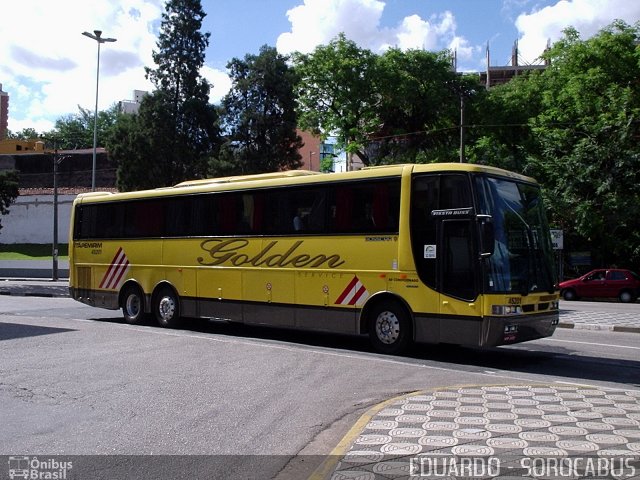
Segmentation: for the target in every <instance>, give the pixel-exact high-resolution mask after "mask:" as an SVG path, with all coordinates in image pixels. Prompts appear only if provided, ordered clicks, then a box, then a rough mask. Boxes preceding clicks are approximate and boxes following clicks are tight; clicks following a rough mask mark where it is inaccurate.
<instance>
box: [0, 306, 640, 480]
mask: <svg viewBox="0 0 640 480" xmlns="http://www.w3.org/2000/svg"><path fill="white" fill-rule="evenodd" d="M565 303H566V302H565ZM575 303H576V305H577V304H578V302H575ZM572 304H573V302H572ZM185 327H186V328H184V329H180V330H164V329H160V328H158V327H154V326H135V327H134V326H129V325H126V324H124V323H122V321H121V317H120V314H119V312H112V311H108V310H100V309H93V308H90V307H86V306H84V305H81V304H78V303H76V302H74V301H72V300H70V299H67V298H31V297H18V296H15V297H14V296H5V297H0V405H2V408H0V454H2V455H18V454H19V455H34V454H47V455H150V454H153V455H186V454H189V455H216V456H218V457H216V461H215V465H210V464H206V462H207V461H210V458H209V459H208V458H207V457H203V459H202V462H203V463H202V464H201V468H202V469H203V470H202V471H203V472H206V476H207V478H223V477H224V478H272V477H275V476H276V475H277V474H278V473H279V472H283V471H287V470H286V469H287V465H288V464H289V466H290V465H291V463H292V461H293V462H294V463H295V461H296V456H298V457H297V459H298V461H299V459H300V458H301V457H300V456H299V455H301V454H304V455H326V454H328V453H329V452H330V451H331V450H332V449H333V447H334V446H335V445H336V444H337V443H338V442H339V440H340V439H341V438H342V436H343V435H344V434H345V432H346V431H347V430H348V429H349V428H350V427H351V426H352V425H353V424H354V423H355V422H356V420H357V419H358V418H359V417H360V415H361V414H362V413H363V412H364V411H366V410H367V409H368V408H369V407H371V406H372V405H375V404H377V403H379V402H382V401H384V400H387V399H389V398H392V397H395V396H397V395H399V394H403V393H407V392H412V391H417V390H423V389H427V388H434V387H445V386H451V385H496V384H505V383H512V382H525V383H533V382H542V383H546V384H549V383H554V382H570V383H578V384H586V385H598V386H602V387H612V388H619V389H627V390H628V389H636V390H637V389H640V361H639V360H638V358H640V334H637V333H635V334H632V333H617V332H606V331H598V332H591V331H585V330H563V329H559V330H558V331H557V333H556V335H555V336H554V337H552V338H550V339H544V340H538V341H535V342H530V343H526V344H519V345H515V346H511V347H508V348H505V347H503V348H497V349H489V350H477V349H468V348H457V347H450V346H418V347H416V348H415V349H414V350H413V351H412V352H410V354H408V355H406V356H403V357H389V356H383V355H378V354H376V353H373V352H372V351H371V349H370V347H369V345H368V342H367V340H366V339H362V338H354V337H347V336H337V335H322V334H320V335H319V334H309V333H300V332H289V331H283V330H272V329H266V328H265V329H263V328H256V327H245V326H238V325H229V324H216V323H213V322H204V321H197V322H196V321H193V322H189V323H188V324H187V325H186V326H185ZM110 458H111V457H102V461H103V463H106V465H103V466H101V467H100V468H101V469H103V470H102V471H106V472H108V475H106V476H105V477H104V478H107V477H108V478H124V477H119V476H118V474H117V472H118V468H122V469H123V471H125V472H129V475H130V471H129V470H127V464H126V462H124V461H123V460H122V458H119V457H113V461H110V460H109V459H110ZM154 458H156V459H157V461H156V462H155V463H154V464H153V465H152V467H151V471H152V472H153V471H154V470H153V469H155V478H173V477H176V476H180V475H177V473H179V472H183V473H184V470H181V469H184V468H186V467H185V466H184V465H183V464H182V463H181V462H180V460H179V458H180V457H178V459H177V460H176V459H175V458H174V461H172V462H170V463H169V464H167V463H166V462H162V459H163V458H165V457H154ZM190 458H191V459H192V460H190V462H189V468H191V469H193V468H194V461H193V458H196V457H190ZM195 468H197V466H196V467H195ZM171 469H178V472H173V471H172V470H171ZM0 472H1V471H0ZM114 472H116V473H114ZM256 472H259V473H256ZM172 473H175V474H172ZM92 476H93V478H102V477H101V476H100V475H99V474H98V473H96V472H93V475H92ZM182 476H183V477H184V478H201V477H198V475H194V474H193V473H192V474H190V475H187V476H184V475H182ZM140 478H142V477H140ZM147 478H151V477H147Z"/></svg>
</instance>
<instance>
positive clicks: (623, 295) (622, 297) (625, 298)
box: [618, 290, 636, 303]
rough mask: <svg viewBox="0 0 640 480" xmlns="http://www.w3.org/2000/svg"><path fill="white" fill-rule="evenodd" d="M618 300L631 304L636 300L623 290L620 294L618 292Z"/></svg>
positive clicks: (631, 294)
mask: <svg viewBox="0 0 640 480" xmlns="http://www.w3.org/2000/svg"><path fill="white" fill-rule="evenodd" d="M618 298H619V299H620V301H621V302H622V303H631V302H635V300H636V299H635V298H634V296H633V293H631V292H630V291H629V290H623V291H622V292H620V295H618Z"/></svg>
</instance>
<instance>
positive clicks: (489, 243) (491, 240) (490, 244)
mask: <svg viewBox="0 0 640 480" xmlns="http://www.w3.org/2000/svg"><path fill="white" fill-rule="evenodd" d="M476 218H477V220H478V230H479V232H480V258H488V257H490V256H491V255H493V252H494V249H495V231H494V229H493V218H492V217H491V215H484V214H478V215H476Z"/></svg>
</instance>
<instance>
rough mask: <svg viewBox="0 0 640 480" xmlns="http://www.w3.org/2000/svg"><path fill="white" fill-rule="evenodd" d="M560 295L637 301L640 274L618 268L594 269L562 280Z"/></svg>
mask: <svg viewBox="0 0 640 480" xmlns="http://www.w3.org/2000/svg"><path fill="white" fill-rule="evenodd" d="M560 295H562V298H564V299H565V300H578V299H579V298H580V297H603V298H604V297H609V298H615V297H618V299H619V300H620V301H621V302H624V303H628V302H635V301H636V299H637V298H638V295H640V276H639V275H638V274H637V273H634V272H632V271H630V270H623V269H618V268H608V269H600V270H593V271H591V272H589V273H587V274H586V275H583V276H582V277H580V278H576V279H573V280H566V281H564V282H560Z"/></svg>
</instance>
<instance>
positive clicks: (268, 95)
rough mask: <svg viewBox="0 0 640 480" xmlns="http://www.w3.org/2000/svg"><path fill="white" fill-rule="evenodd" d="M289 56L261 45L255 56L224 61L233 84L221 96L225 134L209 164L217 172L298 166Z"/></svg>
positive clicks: (297, 146) (295, 119)
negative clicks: (217, 152)
mask: <svg viewBox="0 0 640 480" xmlns="http://www.w3.org/2000/svg"><path fill="white" fill-rule="evenodd" d="M287 61H288V58H287V57H285V56H283V55H280V54H278V52H277V51H276V49H275V48H273V47H269V46H266V45H265V46H263V47H262V48H261V49H260V53H259V54H258V55H246V56H245V57H244V60H240V59H238V58H234V59H233V60H231V62H229V64H228V65H227V69H228V70H229V73H230V77H231V80H232V83H233V86H232V88H231V91H230V92H229V93H228V94H227V95H226V97H225V98H224V99H223V101H222V106H223V114H222V119H221V120H222V122H221V123H222V125H223V128H224V130H225V132H226V134H227V139H226V143H225V144H224V147H223V152H222V155H221V156H220V158H218V159H216V162H215V163H213V164H212V166H211V167H212V169H213V170H214V171H215V173H223V172H225V169H227V168H228V167H231V168H232V171H233V172H234V173H260V172H273V171H278V170H282V169H292V168H297V167H299V166H300V159H301V157H300V154H299V153H298V150H299V149H300V148H301V147H302V145H303V144H302V140H301V139H300V137H299V136H298V135H297V133H296V126H297V117H296V111H295V98H294V94H293V86H294V84H295V74H294V72H293V70H292V69H291V68H290V67H289V66H288V65H287ZM221 162H224V164H222V163H221ZM225 173H229V172H228V170H227V171H226V172H225Z"/></svg>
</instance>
